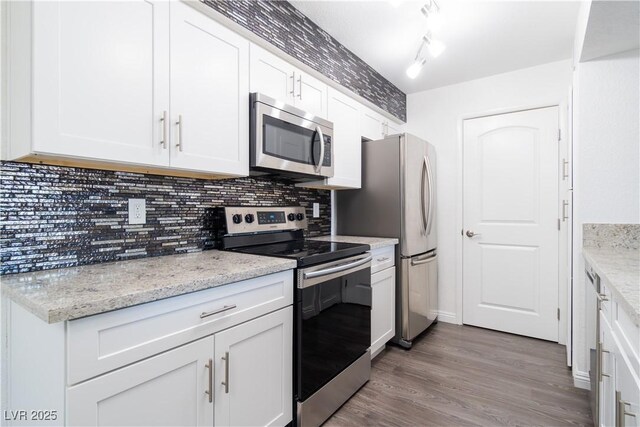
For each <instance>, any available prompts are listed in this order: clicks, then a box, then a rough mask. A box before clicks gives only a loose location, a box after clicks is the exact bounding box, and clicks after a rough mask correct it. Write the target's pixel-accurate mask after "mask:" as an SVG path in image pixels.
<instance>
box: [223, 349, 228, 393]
mask: <svg viewBox="0 0 640 427" xmlns="http://www.w3.org/2000/svg"><path fill="white" fill-rule="evenodd" d="M222 360H224V381H222V385H223V386H224V392H225V393H227V394H229V352H228V351H226V352H225V353H224V357H223V358H222Z"/></svg>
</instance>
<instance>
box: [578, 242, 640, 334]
mask: <svg viewBox="0 0 640 427" xmlns="http://www.w3.org/2000/svg"><path fill="white" fill-rule="evenodd" d="M582 254H583V256H584V258H585V259H586V261H587V263H589V265H591V267H593V269H594V270H595V272H596V273H597V274H598V276H600V279H601V280H602V281H603V282H604V284H605V285H606V286H607V287H608V288H609V289H611V292H612V293H613V297H614V298H615V299H616V301H618V303H619V304H620V305H621V306H622V307H623V308H624V310H625V311H626V312H627V313H628V314H629V317H631V319H633V321H634V322H635V324H636V325H638V326H640V250H638V249H620V248H597V247H584V248H583V249H582Z"/></svg>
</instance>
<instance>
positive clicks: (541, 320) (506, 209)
mask: <svg viewBox="0 0 640 427" xmlns="http://www.w3.org/2000/svg"><path fill="white" fill-rule="evenodd" d="M463 172H464V181H463V185H464V189H463V194H464V214H463V219H464V230H463V231H464V233H465V235H464V236H463V237H462V239H463V323H465V324H470V325H475V326H480V327H484V328H489V329H496V330H500V331H505V332H511V333H515V334H519V335H526V336H531V337H536V338H541V339H546V340H550V341H557V340H558V320H557V309H558V108H557V107H549V108H541V109H536V110H528V111H521V112H517V113H509V114H501V115H495V116H489V117H482V118H477V119H470V120H465V121H464V171H463ZM472 233H475V234H472Z"/></svg>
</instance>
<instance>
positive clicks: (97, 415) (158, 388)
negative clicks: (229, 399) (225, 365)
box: [67, 337, 214, 426]
mask: <svg viewBox="0 0 640 427" xmlns="http://www.w3.org/2000/svg"><path fill="white" fill-rule="evenodd" d="M213 342H214V340H213V337H208V338H203V339H201V340H198V341H195V342H193V343H191V344H186V345H183V346H182V347H178V348H176V349H174V350H170V351H168V352H166V353H162V354H159V355H158V356H154V357H151V358H149V359H146V360H143V361H141V362H138V363H134V364H133V365H130V366H127V367H125V368H121V369H118V370H116V371H113V372H111V373H108V374H104V375H102V376H100V377H97V378H95V379H92V380H89V381H86V382H84V383H81V384H79V385H76V386H73V387H69V388H68V389H67V423H68V424H69V425H84V426H91V425H113V426H150V425H153V426H178V425H179V426H206V425H209V426H210V425H212V423H213V403H211V402H209V395H208V394H206V393H205V391H209V376H210V372H209V368H208V364H209V361H210V360H211V356H212V355H213ZM209 366H210V365H209Z"/></svg>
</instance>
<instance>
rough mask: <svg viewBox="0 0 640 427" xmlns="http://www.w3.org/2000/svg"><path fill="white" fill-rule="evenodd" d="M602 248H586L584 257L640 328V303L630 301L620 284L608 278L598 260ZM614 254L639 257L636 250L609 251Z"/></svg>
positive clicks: (583, 253)
mask: <svg viewBox="0 0 640 427" xmlns="http://www.w3.org/2000/svg"><path fill="white" fill-rule="evenodd" d="M602 250H603V249H600V248H593V247H584V248H583V249H582V255H583V256H584V258H585V259H586V260H587V262H588V263H589V265H591V267H593V269H594V270H595V271H596V273H597V274H598V276H599V277H600V279H601V280H603V281H604V283H605V285H606V286H607V287H608V288H609V289H611V292H612V293H613V297H614V298H615V299H616V301H618V302H620V303H622V304H621V305H622V307H623V309H624V310H625V311H626V312H627V314H628V315H629V317H631V319H632V320H633V321H634V323H635V325H636V326H640V302H638V301H636V303H635V305H634V303H633V302H632V301H630V300H629V298H628V297H627V295H625V292H623V291H621V289H620V285H621V284H619V283H616V282H615V281H613V280H611V278H610V277H608V276H607V272H606V270H604V269H603V267H602V265H601V264H600V262H599V260H598V253H597V252H598V251H602ZM609 251H613V252H617V253H619V254H628V255H629V256H638V254H639V252H638V250H634V249H613V250H609Z"/></svg>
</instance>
